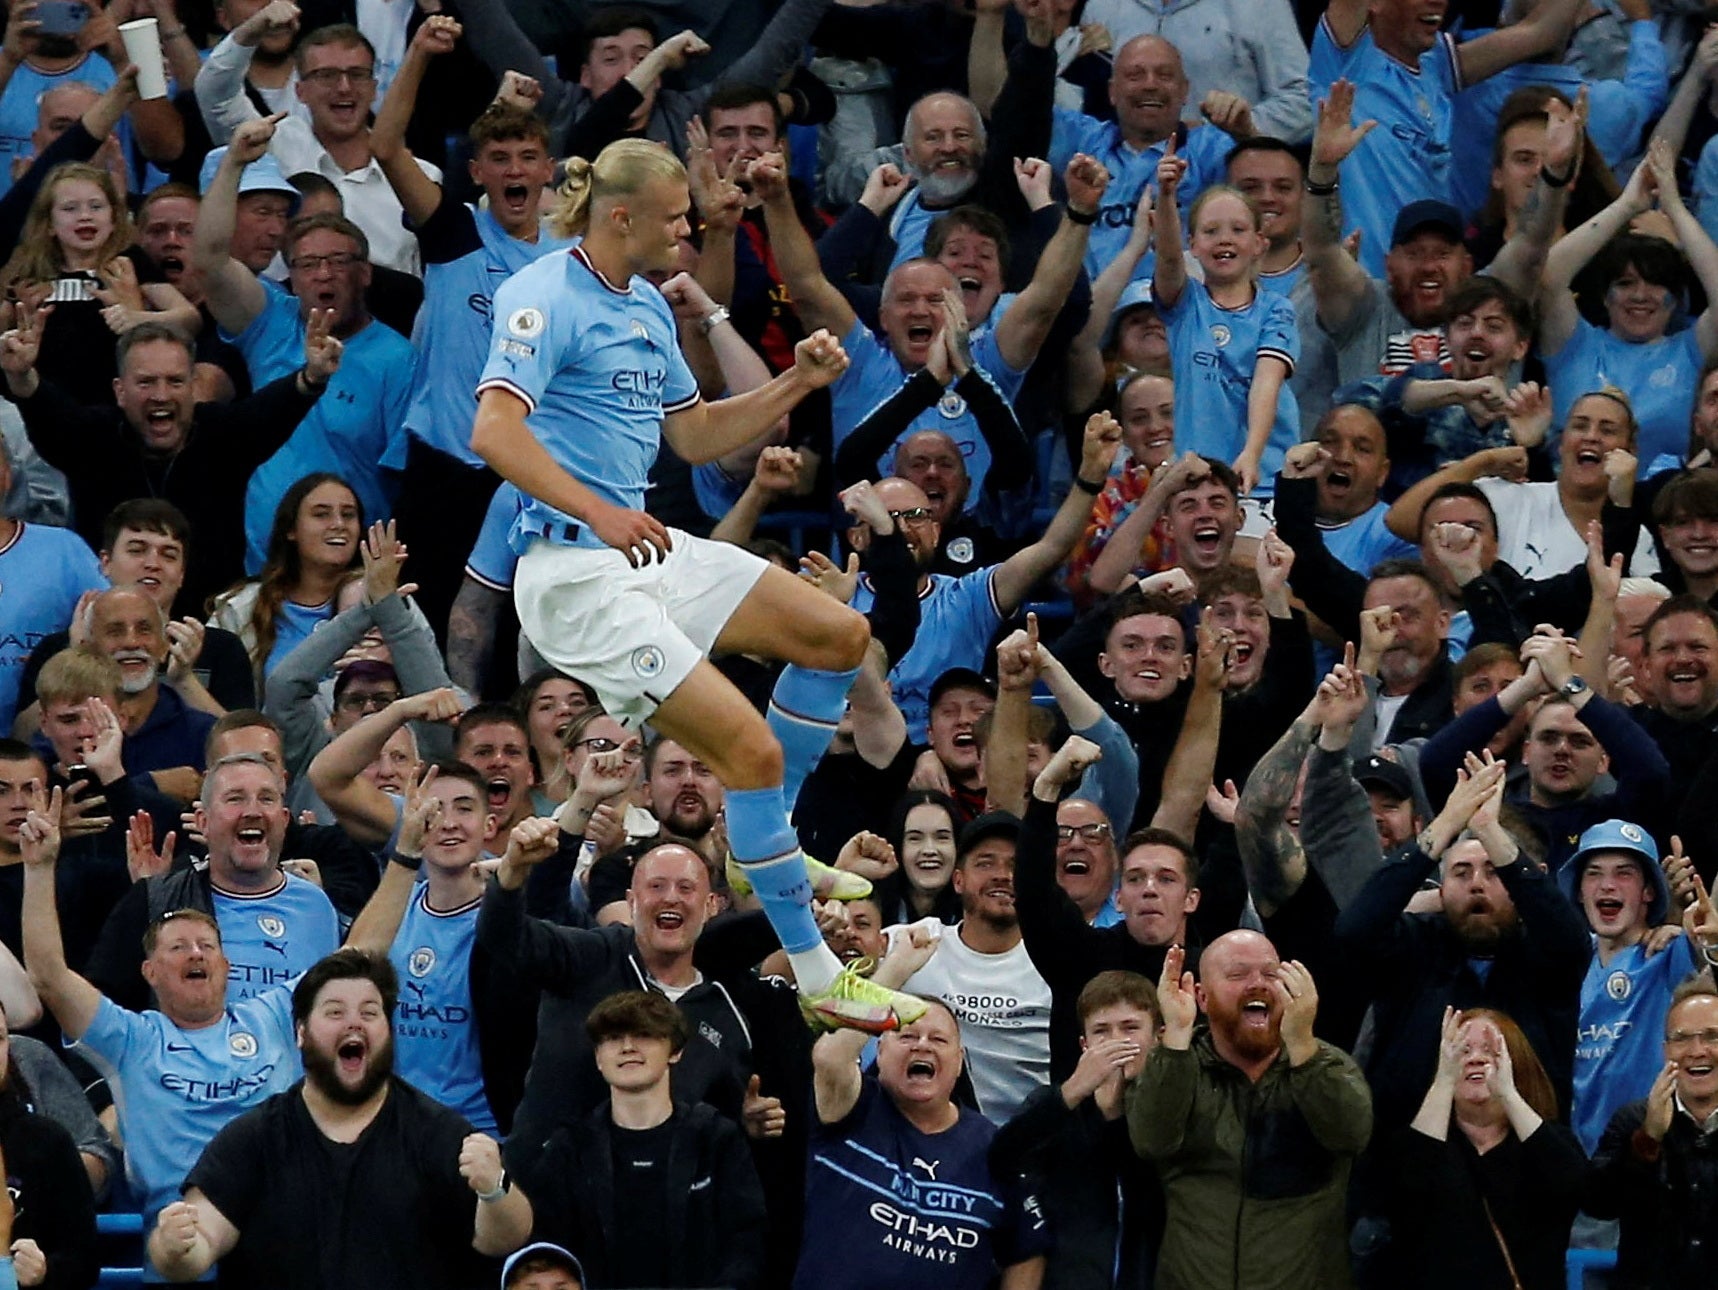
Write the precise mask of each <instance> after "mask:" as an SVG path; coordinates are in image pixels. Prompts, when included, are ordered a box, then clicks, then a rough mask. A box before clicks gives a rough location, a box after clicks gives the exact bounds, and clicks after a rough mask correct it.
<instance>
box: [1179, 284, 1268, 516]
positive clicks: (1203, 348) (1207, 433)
mask: <svg viewBox="0 0 1718 1290" xmlns="http://www.w3.org/2000/svg"><path fill="white" fill-rule="evenodd" d="M1158 312H1159V313H1160V314H1162V316H1163V321H1164V323H1165V324H1166V325H1167V326H1168V328H1169V356H1170V360H1171V362H1172V364H1173V365H1174V368H1175V371H1176V372H1177V373H1178V378H1177V380H1176V382H1175V450H1176V451H1177V452H1185V451H1187V450H1188V449H1191V450H1192V451H1194V452H1196V453H1199V454H1200V455H1201V456H1204V457H1214V458H1216V459H1217V460H1219V461H1223V462H1232V461H1234V459H1235V458H1236V457H1238V456H1239V455H1240V453H1241V450H1242V449H1243V448H1245V447H1246V446H1247V392H1248V391H1249V390H1251V389H1252V386H1253V367H1254V365H1255V363H1256V362H1257V360H1258V359H1260V358H1261V357H1265V356H1269V357H1272V358H1277V359H1281V360H1282V362H1283V364H1284V365H1285V366H1286V367H1287V368H1288V371H1287V372H1285V373H1284V376H1283V383H1282V387H1281V388H1280V389H1279V390H1278V392H1277V414H1276V420H1275V422H1274V423H1273V424H1272V426H1271V437H1270V440H1269V442H1268V443H1267V444H1266V446H1265V452H1264V456H1263V457H1262V458H1261V459H1260V465H1259V485H1258V487H1257V488H1256V489H1254V490H1253V495H1254V496H1255V497H1259V498H1265V497H1269V496H1271V495H1272V493H1274V492H1275V490H1276V479H1277V471H1279V470H1281V469H1282V463H1283V456H1284V454H1285V453H1287V452H1288V450H1289V449H1290V448H1292V447H1293V446H1294V445H1295V444H1297V443H1299V442H1300V409H1299V408H1298V407H1296V406H1295V401H1294V394H1293V392H1292V391H1291V390H1290V389H1289V383H1288V378H1289V377H1290V376H1293V375H1294V366H1295V363H1296V362H1297V361H1298V360H1299V359H1300V329H1299V328H1298V327H1297V326H1296V325H1295V319H1294V306H1293V305H1292V304H1290V303H1289V299H1288V297H1287V296H1279V295H1273V294H1272V293H1270V292H1268V291H1258V290H1255V291H1254V292H1253V299H1252V301H1251V303H1249V304H1247V305H1245V306H1244V307H1242V308H1240V309H1225V308H1223V307H1222V306H1221V305H1219V304H1217V303H1216V302H1215V301H1213V300H1212V299H1211V293H1210V292H1209V291H1208V290H1206V287H1205V284H1204V283H1203V282H1199V281H1196V280H1195V279H1193V278H1189V279H1188V280H1187V285H1186V286H1185V287H1184V288H1183V289H1182V292H1181V296H1180V298H1179V299H1177V300H1176V302H1175V303H1174V304H1173V305H1166V304H1159V305H1158Z"/></svg>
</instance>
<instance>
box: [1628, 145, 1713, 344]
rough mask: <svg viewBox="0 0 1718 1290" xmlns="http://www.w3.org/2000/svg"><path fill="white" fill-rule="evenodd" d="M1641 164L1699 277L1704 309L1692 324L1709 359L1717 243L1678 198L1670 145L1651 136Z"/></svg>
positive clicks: (1678, 191)
mask: <svg viewBox="0 0 1718 1290" xmlns="http://www.w3.org/2000/svg"><path fill="white" fill-rule="evenodd" d="M1641 165H1642V166H1643V167H1644V166H1650V167H1652V173H1653V182H1654V184H1655V185H1656V186H1657V188H1658V208H1659V209H1660V210H1662V211H1663V212H1664V213H1665V214H1666V215H1668V216H1670V225H1671V227H1672V228H1673V229H1675V230H1676V240H1677V241H1678V242H1680V243H1681V244H1682V253H1683V254H1684V255H1685V256H1687V257H1688V266H1689V268H1691V269H1693V270H1694V276H1695V277H1696V278H1698V279H1700V287H1701V290H1702V291H1704V292H1705V293H1706V300H1707V304H1706V309H1705V311H1704V312H1703V313H1702V314H1701V315H1700V319H1699V321H1698V322H1696V323H1695V324H1694V329H1695V330H1694V334H1695V336H1696V337H1697V338H1698V339H1699V341H1700V356H1701V359H1702V361H1704V362H1710V361H1711V360H1712V357H1713V355H1714V354H1715V353H1718V306H1714V305H1713V303H1712V302H1713V301H1714V300H1718V245H1714V244H1713V241H1712V238H1711V237H1710V236H1709V235H1708V234H1707V232H1706V230H1705V229H1704V228H1703V227H1701V224H1700V221H1699V220H1697V219H1696V218H1694V213H1693V212H1692V211H1690V210H1689V209H1688V207H1687V205H1686V204H1685V203H1684V202H1683V200H1682V193H1681V191H1680V190H1679V189H1678V188H1677V186H1676V156H1675V154H1673V153H1672V152H1671V151H1670V145H1669V144H1667V143H1662V142H1658V141H1656V140H1655V141H1654V143H1653V145H1652V148H1651V150H1650V151H1649V152H1648V153H1647V156H1646V160H1645V161H1643V162H1642V163H1641Z"/></svg>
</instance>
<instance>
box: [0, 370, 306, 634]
mask: <svg viewBox="0 0 1718 1290" xmlns="http://www.w3.org/2000/svg"><path fill="white" fill-rule="evenodd" d="M297 380H298V378H297V373H296V372H295V373H294V374H293V375H292V376H285V377H282V378H281V379H280V380H278V381H271V382H270V383H269V384H267V385H265V386H263V387H262V389H260V390H258V391H257V392H256V393H255V394H253V395H251V396H250V397H249V398H248V399H241V400H239V401H238V402H236V403H227V404H221V403H199V404H198V405H197V406H196V409H195V410H194V411H193V413H192V419H191V428H190V430H189V431H187V433H186V437H185V444H184V446H183V447H181V448H180V449H179V451H178V452H176V453H173V454H171V455H166V454H162V453H155V452H150V451H148V450H147V449H145V448H144V446H143V440H142V439H141V438H140V437H139V436H138V433H137V431H136V430H134V429H133V428H132V426H131V423H130V422H128V421H127V420H126V419H125V416H124V414H123V413H121V412H120V410H119V409H118V408H116V407H112V406H108V407H86V406H84V405H83V404H81V403H79V402H78V401H77V400H76V399H74V398H72V397H71V395H70V394H68V393H66V392H65V391H64V390H61V389H58V388H57V387H55V386H54V385H53V384H52V383H51V382H50V381H48V380H46V379H45V378H44V379H43V380H42V381H41V382H40V384H39V385H38V387H37V390H36V392H35V393H34V394H33V395H31V396H30V397H29V398H27V399H19V400H18V411H19V412H20V413H21V414H22V415H23V418H24V429H25V430H26V431H28V433H29V436H30V442H31V443H32V444H33V445H34V446H35V449H36V451H37V452H39V453H41V454H42V459H43V460H44V461H46V462H47V463H48V464H49V465H50V466H53V467H55V468H56V469H58V470H61V471H64V472H65V475H66V480H67V482H68V483H69V485H70V487H71V495H72V509H73V512H74V514H75V515H76V517H77V530H78V534H79V535H80V536H81V537H82V538H83V539H84V540H85V541H86V542H88V543H89V544H90V546H91V547H92V548H93V549H95V550H98V551H99V550H101V548H102V545H103V543H102V524H103V522H104V521H105V520H106V518H107V513H108V512H109V511H111V510H112V509H113V508H114V507H115V506H117V505H119V503H121V502H124V501H129V500H130V499H131V498H134V497H160V498H164V499H165V500H167V501H169V502H172V503H173V504H174V505H175V506H177V507H178V508H179V509H180V510H182V511H183V512H185V515H186V517H187V518H188V519H189V520H190V521H191V530H192V532H193V533H195V534H196V535H197V536H196V541H195V542H193V543H192V544H191V550H190V561H189V563H188V565H187V566H186V569H185V590H184V594H185V595H186V596H187V597H188V598H189V600H190V603H192V604H200V603H201V602H202V600H203V598H204V597H206V596H212V595H214V594H215V593H216V592H218V591H220V590H221V589H222V588H224V587H226V586H227V585H228V584H230V583H233V582H236V581H237V580H238V579H240V578H242V577H244V574H245V570H244V534H245V484H246V482H247V481H248V480H249V479H250V477H251V472H252V471H254V470H255V469H256V468H257V467H258V466H260V465H262V464H263V462H265V461H267V460H268V459H269V458H270V457H272V456H274V454H275V452H276V451H277V450H278V449H279V448H280V447H281V445H282V444H284V443H285V442H286V441H287V440H288V439H290V438H291V437H292V434H293V431H295V430H297V429H298V423H299V422H300V421H302V420H304V418H305V417H306V416H307V415H308V414H309V412H310V410H311V409H312V408H313V407H315V406H316V400H317V399H318V398H319V397H320V394H318V393H312V394H310V395H304V394H301V393H299V391H298V384H297Z"/></svg>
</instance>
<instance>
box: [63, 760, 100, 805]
mask: <svg viewBox="0 0 1718 1290" xmlns="http://www.w3.org/2000/svg"><path fill="white" fill-rule="evenodd" d="M66 780H67V787H68V788H69V787H70V786H71V785H72V784H82V785H84V791H83V792H82V793H80V794H78V801H80V802H86V803H87V802H90V801H92V800H94V799H96V798H99V797H100V796H101V776H100V775H97V774H96V773H95V771H93V770H91V769H90V768H89V767H88V766H85V765H84V764H83V763H82V762H79V763H78V764H77V765H76V766H67V767H66Z"/></svg>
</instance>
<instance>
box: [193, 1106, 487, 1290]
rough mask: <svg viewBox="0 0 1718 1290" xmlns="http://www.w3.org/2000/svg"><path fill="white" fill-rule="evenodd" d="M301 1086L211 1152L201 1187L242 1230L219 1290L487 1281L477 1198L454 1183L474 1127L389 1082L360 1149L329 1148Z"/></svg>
mask: <svg viewBox="0 0 1718 1290" xmlns="http://www.w3.org/2000/svg"><path fill="white" fill-rule="evenodd" d="M303 1088H304V1085H303V1082H302V1081H300V1082H299V1083H297V1084H294V1085H293V1086H292V1087H291V1088H290V1089H288V1090H287V1091H286V1092H285V1093H279V1094H276V1095H275V1096H274V1097H271V1098H270V1099H269V1100H268V1101H266V1102H264V1103H263V1104H262V1105H261V1106H259V1107H256V1108H255V1109H253V1110H250V1111H247V1112H246V1113H245V1114H243V1115H241V1116H239V1118H238V1119H236V1120H234V1121H233V1122H232V1123H230V1124H228V1125H227V1126H226V1127H225V1128H224V1129H222V1130H221V1131H220V1132H219V1133H217V1134H216V1135H215V1137H214V1140H213V1141H211V1142H210V1143H209V1145H208V1146H207V1147H206V1148H204V1150H203V1155H202V1158H201V1159H199V1160H198V1161H197V1164H196V1167H195V1168H193V1169H192V1170H191V1175H190V1177H189V1178H187V1179H186V1180H185V1187H186V1190H187V1191H188V1190H189V1189H191V1188H193V1187H195V1188H197V1189H198V1190H200V1191H201V1192H202V1193H203V1194H204V1195H205V1196H207V1197H208V1199H209V1202H210V1204H212V1205H214V1207H215V1208H216V1209H218V1210H220V1212H221V1213H222V1214H223V1215H224V1216H225V1217H226V1218H227V1219H228V1220H229V1221H230V1222H231V1223H232V1224H233V1226H234V1227H236V1228H237V1229H238V1231H239V1240H238V1244H237V1245H236V1246H235V1247H234V1248H233V1251H232V1253H231V1254H229V1255H228V1256H227V1257H226V1258H224V1259H222V1260H221V1263H220V1272H219V1277H218V1280H217V1284H218V1285H220V1286H221V1287H222V1288H223V1290H254V1287H257V1286H269V1287H271V1290H395V1288H397V1290H463V1288H464V1287H466V1286H472V1285H477V1284H480V1283H487V1281H488V1278H485V1277H484V1276H483V1273H482V1261H481V1260H480V1259H479V1257H478V1256H477V1255H476V1254H475V1253H474V1252H473V1251H472V1249H471V1238H472V1232H473V1226H474V1223H475V1221H476V1208H477V1201H476V1198H475V1196H474V1195H473V1193H472V1190H471V1188H470V1187H469V1186H468V1185H467V1184H466V1183H465V1180H464V1179H462V1178H461V1177H460V1176H459V1151H460V1147H461V1145H462V1144H463V1142H464V1141H465V1138H466V1136H467V1135H468V1134H470V1133H471V1132H472V1128H471V1125H470V1124H469V1123H468V1122H467V1121H466V1120H465V1119H464V1117H462V1116H460V1115H457V1114H455V1113H454V1112H452V1111H450V1110H448V1109H447V1108H446V1107H444V1106H441V1105H439V1104H438V1103H436V1102H434V1101H432V1100H431V1099H430V1098H428V1097H426V1096H424V1094H422V1093H420V1092H418V1091H417V1090H416V1089H414V1088H413V1087H412V1086H411V1085H409V1084H407V1083H405V1082H403V1081H402V1080H399V1079H394V1080H392V1081H391V1082H390V1084H389V1087H388V1096H387V1099H386V1100H385V1101H384V1102H383V1103H382V1108H381V1110H380V1111H378V1112H377V1113H376V1118H375V1119H374V1120H373V1121H371V1123H370V1125H369V1127H368V1128H366V1129H365V1130H364V1132H363V1133H362V1134H360V1135H359V1137H358V1140H357V1141H356V1142H353V1143H350V1144H346V1145H342V1144H338V1143H330V1142H329V1141H328V1140H327V1139H326V1138H325V1137H324V1136H323V1134H322V1131H321V1130H320V1129H318V1128H317V1127H316V1122H315V1121H314V1120H312V1119H311V1118H310V1111H309V1109H308V1108H307V1107H306V1106H305V1105H304V1093H303Z"/></svg>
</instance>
